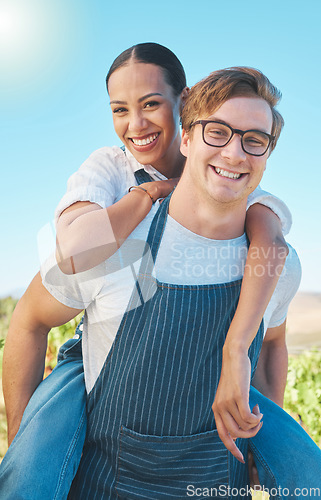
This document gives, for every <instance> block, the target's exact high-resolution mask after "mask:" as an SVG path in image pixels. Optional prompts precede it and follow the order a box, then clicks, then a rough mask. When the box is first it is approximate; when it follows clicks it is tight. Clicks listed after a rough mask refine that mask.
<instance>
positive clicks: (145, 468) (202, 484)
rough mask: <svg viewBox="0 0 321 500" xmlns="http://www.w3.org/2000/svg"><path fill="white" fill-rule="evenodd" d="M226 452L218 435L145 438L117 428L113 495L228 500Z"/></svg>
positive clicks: (140, 497)
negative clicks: (117, 443)
mask: <svg viewBox="0 0 321 500" xmlns="http://www.w3.org/2000/svg"><path fill="white" fill-rule="evenodd" d="M227 457H228V452H227V450H226V448H225V446H224V444H223V443H222V441H221V440H220V438H219V436H218V432H217V431H216V430H213V431H209V432H204V433H201V434H193V435H190V436H147V435H143V434H138V433H137V432H134V431H132V430H130V429H127V428H126V427H122V428H121V432H120V449H119V456H118V471H117V480H116V489H117V493H118V495H119V496H120V497H121V498H127V499H130V500H134V499H136V500H145V499H148V500H152V499H156V500H161V499H165V498H166V499H175V498H176V499H178V498H181V499H182V498H184V499H186V498H188V497H191V496H198V497H200V496H205V497H206V496H207V497H209V496H210V497H212V498H215V497H216V496H217V497H218V498H220V499H221V500H222V499H225V498H226V499H227V498H228V495H227V492H228V458H227Z"/></svg>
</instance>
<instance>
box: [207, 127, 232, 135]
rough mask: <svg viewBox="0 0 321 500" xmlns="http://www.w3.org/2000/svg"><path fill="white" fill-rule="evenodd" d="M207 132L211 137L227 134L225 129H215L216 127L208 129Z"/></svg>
mask: <svg viewBox="0 0 321 500" xmlns="http://www.w3.org/2000/svg"><path fill="white" fill-rule="evenodd" d="M207 133H208V134H209V135H210V136H211V137H226V136H227V135H228V133H227V132H226V130H222V129H217V128H212V129H210V130H208V131H207Z"/></svg>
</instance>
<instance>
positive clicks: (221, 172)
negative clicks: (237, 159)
mask: <svg viewBox="0 0 321 500" xmlns="http://www.w3.org/2000/svg"><path fill="white" fill-rule="evenodd" d="M214 168H215V172H216V173H217V174H219V175H221V176H222V177H228V178H229V179H238V178H239V177H241V174H233V172H228V171H227V170H223V169H222V168H218V167H214Z"/></svg>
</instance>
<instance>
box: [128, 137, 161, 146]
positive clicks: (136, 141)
mask: <svg viewBox="0 0 321 500" xmlns="http://www.w3.org/2000/svg"><path fill="white" fill-rule="evenodd" d="M158 135H159V134H154V135H150V136H149V137H147V138H146V139H133V138H132V141H133V143H134V144H135V145H136V146H146V145H147V144H150V143H151V142H153V141H155V139H156V138H157V137H158Z"/></svg>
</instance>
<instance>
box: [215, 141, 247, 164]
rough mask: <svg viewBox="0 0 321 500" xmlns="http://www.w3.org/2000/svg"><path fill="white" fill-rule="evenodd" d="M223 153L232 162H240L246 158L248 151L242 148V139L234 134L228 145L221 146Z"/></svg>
mask: <svg viewBox="0 0 321 500" xmlns="http://www.w3.org/2000/svg"><path fill="white" fill-rule="evenodd" d="M221 155H222V157H223V158H225V159H226V160H228V161H229V162H230V163H232V164H238V163H240V162H244V161H245V160H246V153H245V151H244V150H243V148H242V139H241V137H240V136H239V135H238V134H234V135H233V137H232V139H231V140H230V142H229V143H228V144H226V146H223V147H222V148H221Z"/></svg>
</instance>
